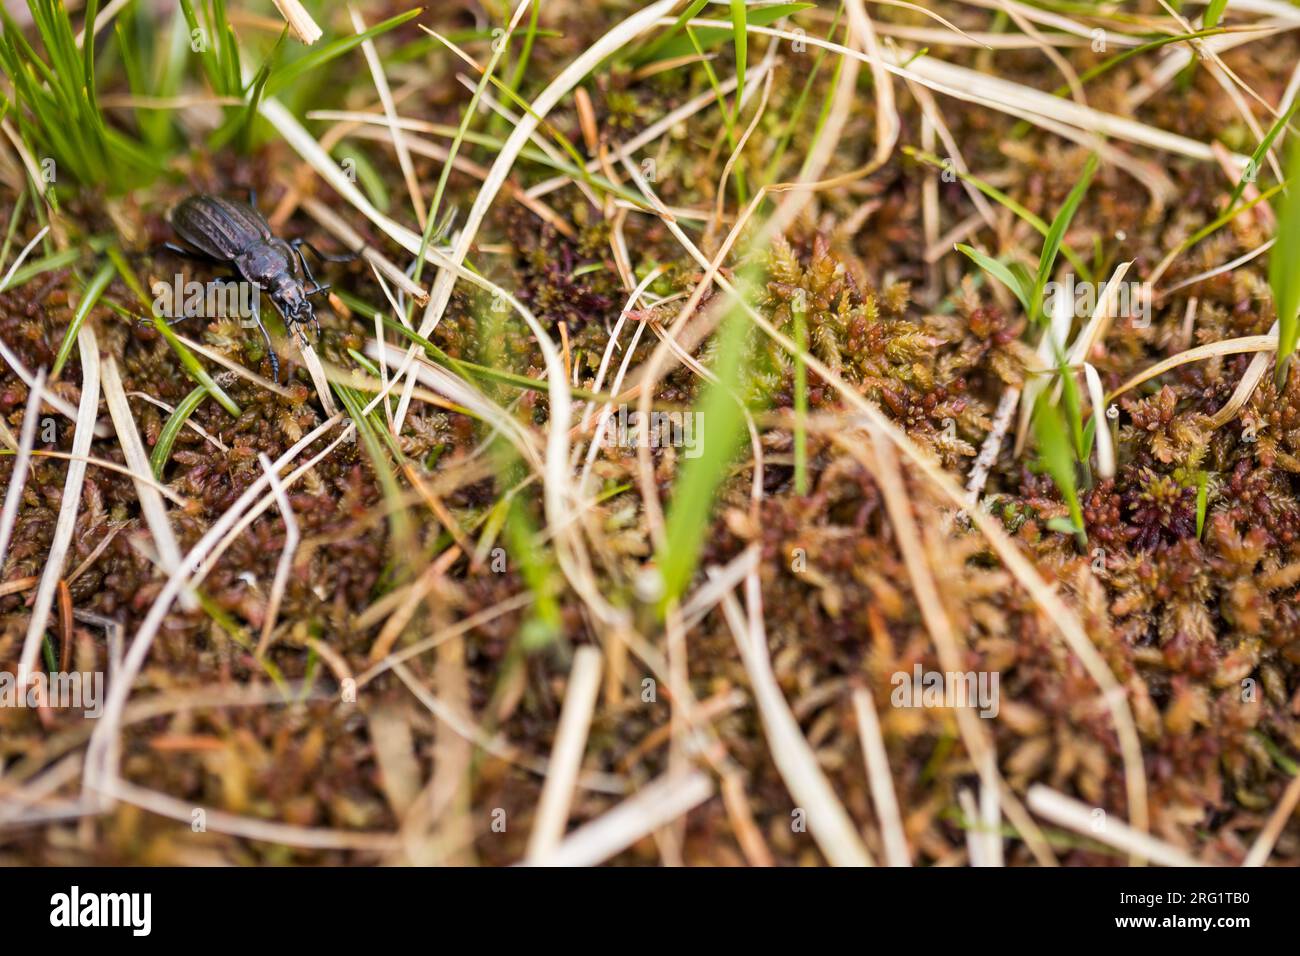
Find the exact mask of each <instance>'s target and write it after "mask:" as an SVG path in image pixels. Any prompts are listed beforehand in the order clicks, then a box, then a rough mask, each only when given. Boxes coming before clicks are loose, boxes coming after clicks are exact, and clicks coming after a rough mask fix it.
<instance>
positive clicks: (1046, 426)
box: [1034, 391, 1087, 545]
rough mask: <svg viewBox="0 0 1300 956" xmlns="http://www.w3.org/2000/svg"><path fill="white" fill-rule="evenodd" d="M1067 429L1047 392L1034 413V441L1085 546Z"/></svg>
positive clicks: (1085, 540)
mask: <svg viewBox="0 0 1300 956" xmlns="http://www.w3.org/2000/svg"><path fill="white" fill-rule="evenodd" d="M1066 427H1067V426H1066V424H1065V421H1064V420H1063V419H1062V418H1061V413H1060V411H1059V410H1058V409H1057V407H1056V406H1055V405H1053V404H1052V403H1051V400H1050V399H1049V398H1048V392H1047V391H1044V392H1043V394H1041V395H1040V396H1039V397H1038V402H1037V406H1036V407H1035V409H1034V439H1035V440H1036V441H1037V443H1038V460H1039V463H1040V464H1041V465H1042V467H1043V470H1044V471H1046V472H1047V473H1048V475H1050V476H1051V478H1052V481H1053V482H1054V483H1055V484H1056V487H1057V490H1059V491H1060V492H1061V497H1063V498H1064V499H1065V503H1066V504H1067V505H1068V506H1069V509H1070V520H1071V522H1073V524H1074V528H1075V537H1076V539H1077V540H1078V541H1079V543H1080V544H1081V545H1086V543H1087V537H1086V535H1085V534H1084V530H1083V510H1082V509H1081V508H1080V507H1079V490H1078V485H1077V481H1078V479H1077V477H1076V475H1075V458H1074V454H1073V452H1072V451H1071V449H1070V441H1069V439H1068V438H1067V437H1066Z"/></svg>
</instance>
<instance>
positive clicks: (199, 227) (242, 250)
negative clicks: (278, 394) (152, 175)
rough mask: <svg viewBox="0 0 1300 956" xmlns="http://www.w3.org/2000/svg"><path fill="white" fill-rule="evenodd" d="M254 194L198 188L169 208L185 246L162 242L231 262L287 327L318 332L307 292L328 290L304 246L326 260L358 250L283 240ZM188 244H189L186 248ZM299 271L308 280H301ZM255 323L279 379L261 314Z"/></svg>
mask: <svg viewBox="0 0 1300 956" xmlns="http://www.w3.org/2000/svg"><path fill="white" fill-rule="evenodd" d="M256 203H257V201H256V199H255V198H254V197H253V196H251V195H250V196H249V202H248V203H242V202H238V201H236V200H233V199H223V198H221V197H220V196H209V195H207V194H205V193H198V194H196V195H193V196H189V197H187V198H185V199H183V200H181V202H180V203H179V204H178V205H177V206H176V208H175V209H173V210H172V214H171V224H172V228H173V229H174V230H176V235H178V236H179V237H180V238H181V240H182V241H183V242H184V243H185V244H186V246H178V245H176V244H174V243H170V242H169V243H165V248H167V249H169V250H170V251H172V252H175V253H177V254H179V255H182V256H185V257H187V258H191V259H203V260H207V261H209V262H214V263H221V264H226V265H233V266H234V267H235V269H236V270H237V271H238V272H239V274H240V275H241V276H243V277H244V279H246V280H247V281H249V282H251V283H253V285H254V286H255V287H256V288H257V290H258V291H260V292H265V293H266V294H267V296H268V297H269V298H270V300H271V303H272V304H273V305H274V306H275V308H276V311H278V312H279V313H280V316H281V317H282V318H283V319H284V324H285V328H286V329H288V330H289V331H291V332H294V333H295V334H297V335H300V336H303V339H304V341H305V333H304V332H303V327H304V326H306V325H307V324H308V323H310V324H311V326H312V328H313V330H314V331H315V332H316V334H317V336H318V337H319V335H320V322H319V321H318V320H317V318H316V313H315V312H314V311H313V309H312V306H311V296H314V295H320V294H321V293H324V292H327V291H329V288H330V287H329V286H328V285H321V284H320V283H319V282H317V281H316V277H315V276H313V275H312V274H311V268H310V267H309V266H308V265H307V260H306V258H305V257H304V256H303V254H302V249H303V247H304V246H305V247H306V248H307V249H309V250H310V251H311V252H312V253H313V254H314V255H316V256H317V257H319V258H320V259H321V260H322V261H325V262H350V261H351V260H353V259H355V258H356V255H355V254H353V255H346V256H327V255H325V254H324V253H322V252H320V251H319V250H318V249H316V248H315V247H314V246H313V245H311V243H309V242H307V241H306V240H304V239H294V240H292V241H290V242H286V241H285V240H283V239H280V238H279V237H277V236H276V235H275V234H274V233H273V232H272V231H271V227H270V225H269V224H268V223H267V221H266V220H265V219H264V218H262V214H261V213H259V212H258V211H257V206H256ZM186 247H188V248H186ZM299 273H301V275H302V276H305V277H306V279H307V281H308V282H310V283H311V287H310V288H308V287H306V286H305V285H304V284H303V280H302V278H300V276H299ZM257 326H258V328H260V329H261V330H262V336H263V337H264V338H265V339H266V346H267V353H268V354H269V356H270V359H271V368H272V370H273V371H274V374H275V380H276V382H277V383H278V382H279V381H280V361H279V359H278V358H277V357H276V354H275V349H274V348H273V347H272V345H271V336H270V335H269V334H267V331H266V326H264V325H262V322H261V319H258V320H257Z"/></svg>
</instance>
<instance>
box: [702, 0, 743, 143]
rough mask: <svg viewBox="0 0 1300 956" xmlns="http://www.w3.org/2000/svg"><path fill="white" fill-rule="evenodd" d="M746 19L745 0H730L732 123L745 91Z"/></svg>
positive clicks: (738, 118)
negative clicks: (733, 80)
mask: <svg viewBox="0 0 1300 956" xmlns="http://www.w3.org/2000/svg"><path fill="white" fill-rule="evenodd" d="M746 21H747V10H746V8H745V0H731V30H732V35H731V41H732V44H733V45H734V46H735V50H736V93H735V104H734V105H733V107H732V110H731V122H732V123H733V124H734V123H738V122H739V121H740V97H741V95H742V94H743V93H744V92H745V67H746V65H747V61H748V60H749V30H748V29H747V22H746ZM697 39H698V38H697Z"/></svg>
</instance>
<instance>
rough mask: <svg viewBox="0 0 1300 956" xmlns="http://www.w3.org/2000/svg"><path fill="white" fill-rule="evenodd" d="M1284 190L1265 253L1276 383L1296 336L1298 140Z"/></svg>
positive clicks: (1299, 292)
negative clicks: (1272, 313)
mask: <svg viewBox="0 0 1300 956" xmlns="http://www.w3.org/2000/svg"><path fill="white" fill-rule="evenodd" d="M1286 173H1287V181H1288V182H1290V183H1291V184H1292V185H1291V188H1290V189H1288V190H1287V193H1286V196H1285V198H1284V199H1283V200H1282V204H1281V208H1280V209H1279V210H1278V213H1277V243H1276V244H1275V245H1274V246H1273V248H1272V249H1271V250H1270V251H1269V254H1268V285H1269V288H1270V289H1271V290H1272V292H1273V306H1274V308H1275V309H1276V311H1277V327H1278V331H1277V383H1278V387H1279V389H1280V388H1281V386H1282V384H1283V383H1284V382H1285V381H1286V375H1287V369H1288V368H1289V367H1290V364H1291V354H1292V353H1293V352H1294V351H1295V347H1296V340H1297V338H1300V315H1297V313H1298V312H1300V272H1298V271H1297V269H1296V263H1297V262H1300V139H1293V140H1292V142H1291V149H1290V152H1289V155H1288V157H1287V168H1286Z"/></svg>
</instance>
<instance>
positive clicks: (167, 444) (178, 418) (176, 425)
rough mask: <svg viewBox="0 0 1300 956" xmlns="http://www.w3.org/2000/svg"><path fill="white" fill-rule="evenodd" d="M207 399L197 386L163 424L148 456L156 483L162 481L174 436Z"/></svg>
mask: <svg viewBox="0 0 1300 956" xmlns="http://www.w3.org/2000/svg"><path fill="white" fill-rule="evenodd" d="M207 397H208V390H207V389H206V388H205V387H204V386H202V385H200V386H198V387H197V388H195V389H194V391H192V392H190V393H189V394H188V395H186V396H185V397H184V398H183V399H181V401H180V404H179V405H177V406H176V408H175V410H174V411H173V412H172V413H171V415H169V416H168V417H167V421H166V422H164V423H163V427H162V431H161V432H159V433H158V441H157V442H156V443H155V444H154V446H153V452H152V453H151V454H150V455H149V469H150V470H151V471H152V472H153V476H154V479H155V480H156V481H162V480H163V470H164V469H165V468H166V467H167V460H168V459H169V458H171V456H172V446H173V445H174V444H176V436H178V435H179V434H180V433H181V429H182V428H184V427H185V422H186V421H188V420H189V417H190V416H191V415H192V414H194V410H195V409H196V408H198V407H199V406H200V405H202V404H203V400H204V399H205V398H207Z"/></svg>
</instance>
